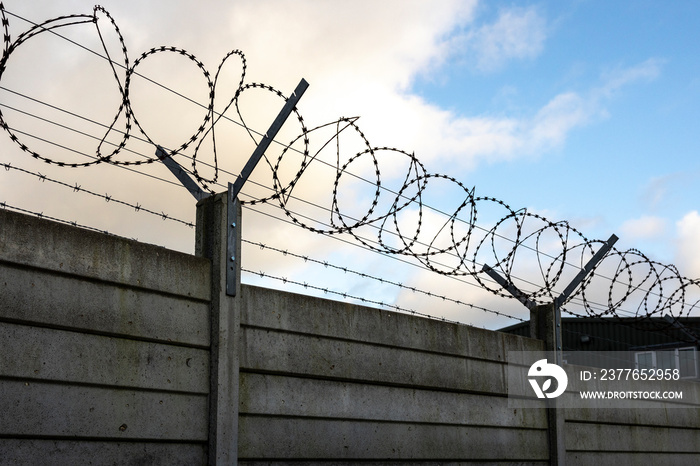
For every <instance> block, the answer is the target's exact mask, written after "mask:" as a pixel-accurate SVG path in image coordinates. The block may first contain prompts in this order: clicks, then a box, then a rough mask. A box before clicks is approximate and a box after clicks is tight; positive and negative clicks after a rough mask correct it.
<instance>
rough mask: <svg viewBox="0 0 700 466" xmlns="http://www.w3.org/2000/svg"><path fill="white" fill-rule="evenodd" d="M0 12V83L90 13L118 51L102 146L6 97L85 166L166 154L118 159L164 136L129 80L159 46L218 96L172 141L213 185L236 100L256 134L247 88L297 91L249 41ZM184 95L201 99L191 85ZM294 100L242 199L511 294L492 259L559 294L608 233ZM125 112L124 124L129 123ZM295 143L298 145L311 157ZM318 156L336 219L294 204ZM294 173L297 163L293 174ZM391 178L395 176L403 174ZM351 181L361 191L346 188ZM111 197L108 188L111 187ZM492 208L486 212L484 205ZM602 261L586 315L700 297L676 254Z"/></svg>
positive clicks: (662, 309)
mask: <svg viewBox="0 0 700 466" xmlns="http://www.w3.org/2000/svg"><path fill="white" fill-rule="evenodd" d="M0 15H1V16H2V21H3V26H4V28H5V34H4V41H3V45H4V46H3V53H2V58H1V59H0V84H1V83H2V78H3V76H4V74H5V72H6V70H7V69H8V67H10V66H12V64H13V61H12V59H11V58H12V56H13V54H14V53H15V52H16V51H17V50H18V49H19V48H21V47H22V46H23V45H24V44H25V43H27V42H28V41H30V40H31V39H32V38H34V37H35V36H37V35H40V34H44V33H47V32H50V33H54V34H57V32H56V31H57V30H59V29H60V28H72V27H76V26H79V25H84V24H88V23H91V24H93V25H94V27H95V28H96V33H97V35H98V36H99V40H100V43H101V47H102V51H101V52H100V53H99V55H100V56H102V57H103V58H105V60H106V63H108V66H109V67H110V69H111V72H112V75H113V77H114V80H115V86H116V87H117V88H118V91H119V95H120V96H121V103H120V104H119V106H118V108H117V109H116V114H115V116H114V118H113V119H112V123H111V125H109V126H107V128H106V131H105V133H104V136H103V137H102V138H101V139H100V140H99V142H98V143H97V146H96V147H95V158H94V159H92V160H90V161H87V162H81V163H75V162H68V161H63V160H53V159H51V158H50V157H48V156H47V155H46V154H42V153H39V152H38V151H36V150H34V149H32V148H31V146H30V144H31V141H29V140H28V139H27V138H26V137H25V134H23V133H21V132H19V131H15V130H13V129H12V126H11V125H10V123H9V122H8V121H7V116H6V115H5V114H4V113H3V112H2V107H0V126H1V127H2V128H3V129H4V131H5V132H7V133H8V135H9V137H10V139H11V140H12V141H14V142H15V143H16V144H18V145H19V147H20V148H21V149H22V150H23V151H25V152H27V153H29V154H30V155H32V156H33V157H35V158H38V159H41V160H43V161H44V162H47V163H51V164H56V165H58V166H62V167H74V168H75V167H84V166H88V165H94V164H98V163H110V164H115V165H141V164H147V163H152V162H153V161H155V160H157V157H146V158H145V159H136V160H128V159H127V160H124V159H122V158H121V157H120V158H119V159H118V158H117V155H118V154H120V155H122V156H123V153H125V152H128V150H126V146H127V144H128V142H129V141H130V138H131V136H132V134H136V133H138V134H139V135H138V136H137V137H139V138H142V139H145V140H146V141H148V142H149V143H151V144H152V145H154V146H156V145H158V141H156V140H154V139H153V137H152V136H151V135H150V133H149V132H148V131H147V130H146V128H145V127H144V125H142V124H141V121H140V119H139V117H140V116H139V115H138V114H137V112H135V111H134V106H133V102H132V94H131V93H130V88H131V84H132V82H133V80H134V79H135V77H137V76H138V77H141V78H145V79H148V78H146V77H145V76H142V75H141V74H139V70H140V69H142V66H143V63H144V62H147V61H149V60H151V59H152V57H154V56H158V55H160V54H175V55H177V56H180V57H182V59H184V60H186V61H189V62H190V63H191V64H192V65H193V66H194V67H195V68H196V69H197V70H199V72H200V73H201V74H202V75H203V76H204V78H205V82H206V89H207V91H208V96H209V97H208V101H207V103H206V104H205V105H204V107H205V108H206V112H205V115H204V118H203V121H202V122H201V123H200V124H199V126H198V127H197V129H196V130H195V131H194V133H193V134H192V135H190V136H189V137H186V138H184V139H183V140H184V141H185V142H184V143H182V144H181V145H180V146H179V147H175V148H169V149H167V151H166V152H167V155H166V156H170V157H172V156H174V155H176V154H181V153H183V152H184V151H185V150H186V149H188V148H193V149H194V155H193V156H192V170H191V171H192V174H193V176H194V177H195V179H196V180H197V182H198V183H199V184H201V185H202V186H203V187H204V189H207V190H209V189H210V188H209V186H210V185H215V184H216V183H217V180H218V174H219V168H218V156H217V149H216V127H217V124H218V123H219V122H220V121H221V120H222V119H228V116H227V114H228V113H229V112H233V111H235V112H236V114H237V117H238V120H239V121H240V122H241V123H240V124H241V125H242V126H243V127H244V128H245V130H246V131H247V132H248V135H249V136H250V137H251V138H252V139H253V140H254V141H255V142H257V140H256V139H257V136H256V135H257V134H259V133H256V132H255V131H253V130H252V129H251V128H249V127H248V126H247V124H246V118H245V116H244V115H243V114H242V111H241V108H240V106H239V100H240V97H241V95H242V94H243V93H244V92H246V91H248V90H251V89H259V90H263V91H265V92H269V93H271V94H273V95H274V96H276V97H278V98H281V99H284V100H286V98H285V97H284V95H283V94H282V93H281V92H280V91H278V90H276V89H274V88H273V87H271V86H269V85H267V84H262V83H246V81H245V77H246V66H247V65H246V60H245V56H244V54H243V53H242V52H241V51H240V50H233V51H231V52H229V53H228V54H226V55H225V56H224V58H223V59H222V61H221V62H220V63H219V65H218V67H217V69H216V71H215V73H213V74H212V73H211V72H210V71H208V70H207V68H206V67H205V66H204V64H203V63H202V62H201V61H199V60H198V59H197V57H195V56H194V55H193V54H191V53H189V52H187V51H186V50H184V49H179V48H176V47H166V46H161V47H154V48H151V49H149V50H147V51H146V52H143V53H141V54H140V56H139V57H138V58H137V59H136V60H134V61H133V62H132V61H131V59H130V58H129V54H128V50H127V47H126V44H125V40H124V38H123V36H122V34H121V31H120V30H119V28H118V27H117V24H116V22H115V20H114V19H113V18H112V17H111V16H110V14H109V13H108V12H107V11H106V10H105V9H104V8H102V7H99V6H97V7H95V8H94V10H93V12H92V14H78V15H68V16H61V17H58V18H54V19H49V20H47V21H44V22H42V23H38V24H33V25H32V26H31V27H30V28H29V29H28V30H27V31H24V32H22V33H21V34H19V35H18V36H17V37H16V38H14V40H13V38H12V37H11V35H10V32H9V20H8V15H12V16H16V15H13V14H11V13H9V12H8V11H7V10H6V9H5V8H4V6H3V5H2V4H1V3H0ZM108 31H109V32H111V33H112V34H111V35H110V37H112V38H114V37H116V40H117V42H118V47H119V48H120V49H121V55H120V57H119V62H117V61H115V60H113V59H112V57H111V56H110V53H109V50H110V49H111V50H114V47H109V46H108V44H107V42H106V40H105V37H107V34H106V32H108ZM231 60H238V62H239V63H240V66H241V75H240V80H239V81H238V84H237V87H235V89H234V92H233V96H232V97H230V98H228V99H226V100H224V102H223V110H222V111H220V112H217V111H215V110H214V109H215V102H216V101H217V98H219V97H220V95H222V94H223V92H221V89H220V87H221V86H226V85H228V84H225V83H224V82H223V80H220V77H221V76H222V74H221V72H222V69H223V68H224V67H225V66H226V65H227V64H228V63H229V61H231ZM212 76H213V77H212ZM173 92H174V91H173ZM182 97H184V98H186V99H188V100H191V99H189V98H187V97H185V96H182ZM219 108H221V106H219ZM293 112H294V113H295V116H296V120H297V122H298V124H299V126H300V128H301V132H300V133H299V135H298V136H297V137H295V138H293V139H292V140H291V142H290V143H289V144H287V145H283V149H282V150H281V151H280V153H279V154H278V155H277V157H276V159H275V157H271V158H269V159H268V158H266V161H267V164H268V165H269V168H270V172H271V183H270V184H271V188H272V194H270V195H269V196H267V197H263V198H261V199H254V200H252V201H244V202H243V203H249V204H256V203H266V202H270V203H273V202H274V203H276V204H278V205H279V207H281V208H282V209H283V210H284V212H285V214H286V215H287V217H288V218H289V219H290V220H291V221H292V222H293V223H294V224H296V225H298V226H300V227H303V228H305V229H307V230H310V231H314V232H319V233H323V234H327V235H339V234H347V235H351V236H352V237H353V238H354V240H355V241H357V242H358V243H360V244H362V245H363V246H364V247H366V248H369V249H371V250H374V251H378V252H381V253H385V254H393V255H397V256H406V257H412V258H414V259H415V260H417V261H419V262H420V263H421V264H422V265H423V266H425V267H426V268H428V269H430V270H432V271H434V272H436V273H439V274H443V275H449V276H472V277H473V278H474V279H475V280H476V281H477V282H478V284H479V285H480V286H481V287H483V288H485V289H487V290H489V291H491V292H492V293H495V294H497V295H500V296H504V297H508V298H510V297H511V296H510V294H509V293H508V292H507V291H505V290H504V289H503V288H502V287H500V286H499V285H497V284H496V285H495V284H493V282H491V281H489V280H487V279H486V278H485V277H484V275H483V274H482V273H481V266H482V265H483V264H488V265H489V266H490V267H491V268H493V269H496V270H498V271H499V272H500V274H501V275H502V276H503V277H504V278H505V280H506V281H507V282H508V283H510V284H515V282H522V281H523V280H522V278H520V277H523V276H528V277H529V276H530V274H529V273H526V272H525V271H527V270H530V269H531V267H530V265H531V264H535V267H534V269H535V270H536V274H537V279H536V280H537V281H536V282H535V281H534V279H531V278H528V283H527V284H528V289H529V291H528V292H527V298H528V299H529V300H531V301H533V302H549V301H552V300H553V299H555V297H556V296H557V295H558V293H556V292H555V290H556V289H558V288H562V283H566V282H567V280H563V277H564V276H566V274H567V273H568V269H567V268H568V267H570V266H571V265H572V264H574V265H575V267H577V268H579V269H580V268H583V264H585V263H586V262H587V260H588V259H589V258H590V257H591V256H592V255H593V254H594V253H595V251H596V250H597V249H598V248H599V247H600V245H601V243H602V241H600V240H590V239H588V238H586V237H585V236H584V235H583V234H582V233H581V232H580V231H578V230H577V229H576V228H574V227H572V226H571V225H569V223H568V222H565V221H551V220H549V219H547V218H545V217H543V216H540V215H538V214H536V213H532V212H528V211H527V210H525V209H515V208H512V207H511V206H509V205H508V204H506V203H505V202H503V201H501V200H498V199H495V198H493V197H488V196H481V195H477V192H476V189H475V188H469V187H467V186H465V185H464V184H462V183H461V182H460V181H458V180H457V179H455V178H454V177H451V176H448V175H444V174H436V173H430V172H429V171H428V170H427V169H426V167H425V166H424V165H423V164H422V163H421V162H420V160H419V159H418V158H417V157H416V156H415V154H413V153H409V152H407V151H404V150H401V149H397V148H390V147H380V146H375V145H372V144H371V143H370V141H369V140H368V139H367V137H366V136H365V135H364V133H363V132H362V131H361V129H360V127H359V126H358V124H357V118H345V117H344V118H339V119H338V120H337V121H334V122H330V123H326V124H322V125H318V126H316V127H314V128H311V129H309V128H307V127H306V124H305V122H304V119H303V117H302V115H301V114H300V113H299V111H298V109H296V108H295V109H294V110H293ZM119 122H121V123H120V126H121V127H119V128H118V127H117V126H118V123H119ZM113 133H114V134H116V135H117V139H118V140H119V141H120V142H119V143H118V144H108V143H107V142H106V141H107V138H108V136H110V135H111V134H113ZM323 135H325V136H323ZM329 135H330V137H329ZM312 139H313V141H318V140H319V139H320V141H321V142H320V144H316V145H315V146H314V150H312V149H311V147H312V144H311V141H312ZM341 139H342V140H343V141H347V140H350V141H351V142H352V144H355V145H356V146H358V145H359V147H360V149H359V150H357V149H353V150H352V151H350V153H349V154H345V153H344V151H343V150H342V149H341ZM205 141H206V144H205ZM332 143H334V144H332ZM333 145H335V150H336V154H335V155H336V157H335V164H332V163H328V162H325V161H323V160H322V159H321V152H322V151H324V150H326V148H327V147H332V146H333ZM300 146H301V148H302V149H301V150H300V149H299V147H300ZM108 147H109V148H108ZM203 147H211V148H212V149H211V150H212V153H211V154H210V159H211V166H213V176H212V177H209V178H207V177H205V176H203V175H202V174H201V173H200V172H199V171H198V168H197V167H198V163H199V162H200V159H201V158H202V152H203V151H202V148H203ZM343 147H345V146H343ZM292 152H297V153H298V154H299V155H300V156H301V157H299V156H297V155H295V154H292ZM316 162H319V163H323V164H326V165H328V166H330V167H331V169H332V170H333V171H334V175H333V176H332V178H333V183H332V188H331V190H330V191H331V192H330V193H328V195H329V198H328V202H329V205H330V208H329V209H328V210H329V212H330V219H329V221H328V222H327V223H326V224H325V225H323V224H320V223H319V222H316V221H311V220H309V219H308V218H307V217H304V216H301V215H300V214H297V213H295V210H294V209H293V205H292V204H293V202H295V200H296V197H295V196H293V195H292V194H293V192H294V190H295V189H297V188H298V186H300V184H301V183H302V181H303V180H307V179H309V178H311V177H313V175H309V173H311V170H310V167H311V166H312V164H314V166H315V165H317V164H316ZM386 166H390V167H391V170H392V171H393V172H394V173H396V172H397V171H400V172H402V173H403V175H401V176H400V177H398V180H399V181H398V182H395V180H396V179H397V178H396V177H395V176H394V177H389V179H388V180H387V177H384V178H383V177H382V173H383V168H384V167H386ZM290 167H291V171H290ZM358 167H364V168H365V169H367V168H368V167H369V172H370V173H372V175H370V176H369V178H364V177H360V176H358V175H356V174H355V173H353V172H354V171H357V168H358ZM6 168H7V167H6ZM288 173H295V174H294V175H293V176H291V177H289V176H288ZM392 182H395V183H396V184H394V185H392V184H391V183H392ZM358 186H360V187H361V186H366V187H368V192H367V193H361V194H362V195H360V194H358V189H359V188H358ZM445 187H447V188H449V189H452V190H454V191H456V192H457V193H458V195H457V196H451V197H450V198H451V199H457V200H456V202H455V204H454V205H453V207H452V208H450V209H447V211H446V212H442V211H440V213H441V214H444V215H443V217H442V219H441V220H439V221H437V223H436V220H435V218H434V216H431V214H432V213H433V212H432V211H433V210H435V209H433V208H432V207H429V205H428V204H427V202H426V199H427V198H428V196H429V195H430V193H431V192H435V191H436V190H440V189H443V188H445ZM80 189H81V188H80V187H79V186H77V187H76V190H80ZM344 193H350V194H349V195H344ZM106 199H107V200H109V197H106ZM347 199H362V200H366V201H365V203H364V204H362V203H361V202H360V201H358V202H355V203H353V205H347V204H348V201H347ZM134 208H135V209H136V210H139V209H140V206H138V205H137V206H136V207H134ZM358 212H359V214H358ZM484 212H486V213H487V214H486V215H484ZM494 212H495V214H494ZM162 216H163V218H164V219H166V218H167V216H166V215H165V214H163V215H162ZM482 217H485V219H482ZM490 218H493V219H499V218H500V220H496V221H495V222H493V221H492V220H490ZM477 222H481V223H484V222H487V224H488V225H490V226H489V227H486V228H484V227H481V226H479V225H480V223H477ZM367 230H370V231H372V232H373V233H374V234H376V240H374V241H368V240H367V239H365V238H366V235H365V232H366V231H367ZM609 269H612V270H613V272H612V277H606V276H605V275H604V274H603V273H600V271H605V270H609ZM591 272H592V273H591V274H589V275H588V276H587V278H586V279H585V280H584V281H583V282H582V283H581V286H580V287H579V288H578V290H576V291H575V292H574V293H572V294H571V295H570V296H569V300H568V301H569V302H571V301H572V300H576V302H578V301H579V300H580V301H581V302H582V307H583V309H584V312H585V313H586V314H587V315H591V316H603V315H609V316H619V314H620V313H621V312H623V311H625V312H628V310H627V309H626V308H628V307H629V306H630V305H632V306H634V305H635V304H631V303H632V300H633V298H634V299H635V300H636V302H637V303H638V304H636V311H633V314H634V317H636V318H638V319H644V318H648V317H651V316H654V315H659V314H662V313H669V314H671V315H672V316H673V317H675V318H678V317H682V316H683V315H688V314H689V313H690V312H691V311H692V310H694V309H695V308H696V307H697V306H698V304H699V303H700V301H695V302H693V301H692V298H691V295H692V294H693V293H694V292H697V291H698V289H699V288H700V281H699V280H696V279H689V278H686V277H684V276H682V275H681V274H680V272H679V271H678V270H677V268H676V267H674V266H673V265H665V264H661V263H659V262H656V261H653V260H651V259H650V258H648V257H647V256H645V255H644V254H643V253H642V252H640V251H638V250H635V249H630V250H626V251H622V250H618V249H615V248H613V249H612V252H610V253H609V254H608V255H607V256H606V258H605V259H603V260H602V261H601V262H600V263H599V264H598V265H597V266H596V267H595V268H594V269H593V270H592V271H591ZM601 286H603V287H605V286H607V303H606V304H605V306H604V310H602V311H601V310H600V307H599V305H598V304H599V303H597V302H596V300H597V299H598V298H595V296H594V295H595V292H596V291H597V290H599V289H600V287H601ZM691 290H692V291H693V293H691ZM689 299H690V303H689V302H688V300H689ZM562 304H563V303H562Z"/></svg>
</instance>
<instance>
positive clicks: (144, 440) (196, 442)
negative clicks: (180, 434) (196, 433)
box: [0, 434, 207, 445]
mask: <svg viewBox="0 0 700 466" xmlns="http://www.w3.org/2000/svg"><path fill="white" fill-rule="evenodd" d="M0 439H3V440H50V441H51V440H56V441H62V442H64V441H65V442H75V443H82V442H85V443H87V442H99V443H103V442H114V443H162V444H178V445H206V444H207V440H197V439H191V440H188V439H158V438H153V439H151V438H129V437H121V438H120V437H76V436H74V435H65V436H62V435H7V434H0Z"/></svg>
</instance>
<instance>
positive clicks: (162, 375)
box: [0, 322, 209, 394]
mask: <svg viewBox="0 0 700 466" xmlns="http://www.w3.org/2000/svg"><path fill="white" fill-rule="evenodd" d="M0 344H1V346H2V348H3V351H2V352H0V370H1V371H2V375H4V376H6V377H17V378H31V379H47V380H53V381H63V382H79V383H89V384H98V385H113V386H122V387H138V388H148V389H158V390H171V391H181V392H193V393H204V394H206V393H208V392H209V352H208V351H205V350H200V349H195V348H185V347H179V346H172V345H164V344H160V343H147V342H142V341H136V340H128V339H124V338H113V337H104V336H99V335H89V334H83V333H77V332H70V331H63V330H54V329H47V328H38V327H28V326H25V325H15V324H7V323H1V322H0Z"/></svg>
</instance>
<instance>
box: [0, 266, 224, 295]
mask: <svg viewBox="0 0 700 466" xmlns="http://www.w3.org/2000/svg"><path fill="white" fill-rule="evenodd" d="M0 264H2V265H7V266H8V268H14V269H25V270H34V271H37V272H41V273H45V274H47V275H57V276H60V277H67V278H72V279H78V280H83V281H86V282H90V283H97V284H103V285H108V286H114V287H117V288H123V289H126V290H136V291H142V292H143V291H145V292H148V293H152V294H156V295H160V296H168V297H174V298H178V299H182V300H183V301H192V302H197V303H205V304H209V303H210V302H211V299H204V298H198V297H196V296H190V295H186V294H181V293H173V292H171V291H164V290H157V289H154V288H149V287H147V286H140V285H133V284H130V283H124V282H119V281H115V280H105V279H102V278H97V277H93V276H90V275H83V274H77V273H74V272H66V271H62V270H54V269H47V268H44V267H38V266H35V265H25V264H18V263H16V262H11V261H7V260H3V259H0Z"/></svg>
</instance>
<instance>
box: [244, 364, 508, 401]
mask: <svg viewBox="0 0 700 466" xmlns="http://www.w3.org/2000/svg"><path fill="white" fill-rule="evenodd" d="M240 372H241V373H246V374H261V375H278V376H282V377H293V378H297V379H312V380H326V381H329V382H342V383H353V384H357V385H375V386H379V387H395V388H406V389H411V390H423V391H427V392H447V393H459V394H466V395H486V396H492V397H494V398H508V394H507V393H494V392H481V391H478V390H458V389H453V388H444V387H435V386H432V385H417V384H415V383H405V384H403V383H395V382H379V381H376V380H365V379H349V378H347V377H321V376H317V375H313V374H302V373H296V372H282V371H266V370H259V369H251V368H247V367H243V366H241V368H240Z"/></svg>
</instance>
